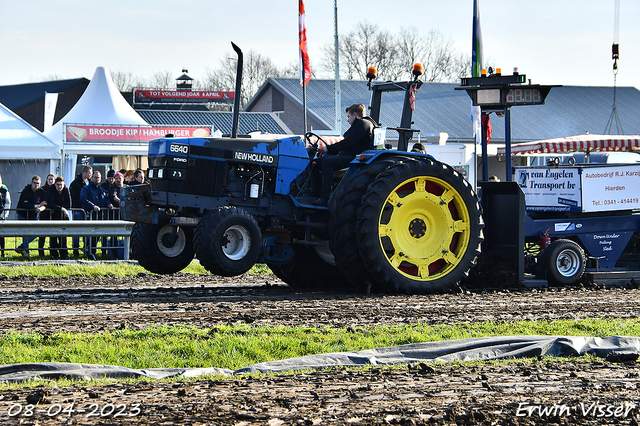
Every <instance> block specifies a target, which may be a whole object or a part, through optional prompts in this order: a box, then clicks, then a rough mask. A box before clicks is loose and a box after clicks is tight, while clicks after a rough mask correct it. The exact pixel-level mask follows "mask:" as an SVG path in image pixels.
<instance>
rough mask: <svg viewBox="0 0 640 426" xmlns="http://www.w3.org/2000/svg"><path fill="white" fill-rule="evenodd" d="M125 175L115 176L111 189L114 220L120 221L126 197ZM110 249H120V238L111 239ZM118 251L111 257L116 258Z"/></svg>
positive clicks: (110, 195)
mask: <svg viewBox="0 0 640 426" xmlns="http://www.w3.org/2000/svg"><path fill="white" fill-rule="evenodd" d="M123 188H124V175H123V174H122V173H120V172H118V173H116V174H115V176H114V183H113V185H111V186H110V187H109V201H111V204H112V205H113V210H112V212H113V215H112V219H115V220H120V201H121V200H122V197H123V196H124V190H123ZM109 246H110V247H118V237H116V236H114V237H111V239H110V242H109ZM117 253H118V250H117V249H114V250H113V251H112V255H111V257H113V258H116V257H118V256H117Z"/></svg>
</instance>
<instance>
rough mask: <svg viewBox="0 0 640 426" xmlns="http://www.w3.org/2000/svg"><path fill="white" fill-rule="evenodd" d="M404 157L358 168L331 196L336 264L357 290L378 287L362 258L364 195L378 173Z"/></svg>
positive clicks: (330, 207) (332, 235)
mask: <svg viewBox="0 0 640 426" xmlns="http://www.w3.org/2000/svg"><path fill="white" fill-rule="evenodd" d="M405 158H407V157H400V156H394V157H387V158H383V159H381V160H378V161H375V162H373V163H372V164H367V165H363V166H361V167H359V168H358V169H356V171H355V172H354V173H352V174H350V175H346V176H345V177H344V178H343V179H344V182H342V183H341V184H340V186H339V187H338V189H337V190H336V191H335V192H334V193H333V195H332V196H331V198H330V199H329V203H328V207H329V214H330V221H329V236H330V240H329V242H330V247H331V251H332V252H333V254H334V257H335V264H336V266H337V267H338V268H339V269H340V270H341V271H342V272H343V273H344V274H345V275H346V277H347V279H348V280H349V282H350V283H351V286H352V287H353V288H354V289H356V290H358V291H364V290H366V289H367V287H368V285H369V284H371V285H372V287H373V289H374V291H377V289H376V287H377V286H378V285H377V282H376V279H374V277H373V276H372V275H371V273H370V272H369V270H368V269H367V267H366V266H365V265H364V261H363V260H362V258H361V257H360V252H359V250H358V241H357V239H356V224H357V222H358V210H359V209H360V206H361V205H362V197H363V196H364V194H366V193H367V187H368V186H369V184H370V183H371V182H373V181H374V179H375V178H376V176H378V175H379V174H380V173H381V172H382V171H384V170H385V169H386V168H387V167H389V166H390V165H392V164H395V163H396V162H398V161H401V160H402V159H405Z"/></svg>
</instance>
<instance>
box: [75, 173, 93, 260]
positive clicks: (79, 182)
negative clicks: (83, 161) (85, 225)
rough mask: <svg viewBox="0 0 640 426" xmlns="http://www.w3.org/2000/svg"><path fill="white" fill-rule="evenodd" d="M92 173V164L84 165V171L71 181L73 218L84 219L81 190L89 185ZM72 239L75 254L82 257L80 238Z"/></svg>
mask: <svg viewBox="0 0 640 426" xmlns="http://www.w3.org/2000/svg"><path fill="white" fill-rule="evenodd" d="M92 174H93V168H92V167H91V166H84V167H83V168H82V172H80V173H79V174H78V176H76V178H75V179H74V180H73V182H71V185H69V193H70V194H71V209H72V214H71V217H72V218H73V220H84V211H83V208H82V201H80V191H82V188H84V187H85V186H86V185H87V183H88V182H89V179H90V178H91V175H92ZM71 241H72V247H73V249H74V252H73V254H74V255H75V256H76V257H80V253H79V252H78V249H79V248H80V238H79V237H73V238H71Z"/></svg>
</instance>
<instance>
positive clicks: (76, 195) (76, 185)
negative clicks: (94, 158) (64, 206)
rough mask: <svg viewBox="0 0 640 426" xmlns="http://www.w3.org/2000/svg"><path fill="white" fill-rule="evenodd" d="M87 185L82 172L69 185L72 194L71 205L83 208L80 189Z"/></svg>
mask: <svg viewBox="0 0 640 426" xmlns="http://www.w3.org/2000/svg"><path fill="white" fill-rule="evenodd" d="M85 185H86V182H85V181H84V180H82V173H80V174H79V175H78V176H76V178H75V179H74V180H73V182H71V185H69V193H70V194H71V203H72V204H71V207H73V208H74V209H81V208H82V201H80V191H82V188H83V187H84V186H85Z"/></svg>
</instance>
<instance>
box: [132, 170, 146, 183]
mask: <svg viewBox="0 0 640 426" xmlns="http://www.w3.org/2000/svg"><path fill="white" fill-rule="evenodd" d="M143 183H149V182H148V181H147V180H146V179H145V178H144V172H143V171H142V169H136V171H135V172H133V180H131V181H130V182H129V185H141V184H143Z"/></svg>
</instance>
